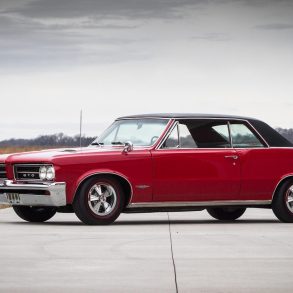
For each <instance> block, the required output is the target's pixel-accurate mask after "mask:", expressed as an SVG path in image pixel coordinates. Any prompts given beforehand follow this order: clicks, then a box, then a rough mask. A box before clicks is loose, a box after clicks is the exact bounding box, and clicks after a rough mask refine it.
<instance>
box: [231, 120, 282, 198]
mask: <svg viewBox="0 0 293 293" xmlns="http://www.w3.org/2000/svg"><path fill="white" fill-rule="evenodd" d="M229 125H230V133H231V139H232V144H233V148H234V149H235V150H236V151H237V154H238V156H239V159H240V161H241V191H240V198H241V199H243V200H265V199H270V198H271V197H272V194H273V191H274V188H275V187H276V184H277V183H278V181H279V180H280V178H281V176H282V174H286V172H285V170H282V167H283V166H284V164H283V162H284V161H285V160H284V158H283V157H282V156H281V155H280V152H279V151H278V150H276V149H272V148H268V146H267V145H266V142H265V141H264V140H263V139H262V137H261V136H260V135H259V134H258V133H257V132H256V131H255V130H254V129H253V127H252V126H251V125H250V124H249V123H248V122H247V121H241V120H240V121H239V120H238V121H230V123H229Z"/></svg>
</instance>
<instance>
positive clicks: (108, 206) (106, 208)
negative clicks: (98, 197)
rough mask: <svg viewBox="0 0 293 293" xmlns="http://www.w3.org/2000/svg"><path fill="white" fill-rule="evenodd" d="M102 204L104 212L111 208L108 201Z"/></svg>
mask: <svg viewBox="0 0 293 293" xmlns="http://www.w3.org/2000/svg"><path fill="white" fill-rule="evenodd" d="M103 206H104V209H105V212H106V213H108V212H109V211H110V209H111V206H110V204H109V203H108V202H106V201H105V202H103Z"/></svg>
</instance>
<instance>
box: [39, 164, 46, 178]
mask: <svg viewBox="0 0 293 293" xmlns="http://www.w3.org/2000/svg"><path fill="white" fill-rule="evenodd" d="M39 176H40V179H42V180H45V179H46V177H47V167H45V166H42V167H40V170H39Z"/></svg>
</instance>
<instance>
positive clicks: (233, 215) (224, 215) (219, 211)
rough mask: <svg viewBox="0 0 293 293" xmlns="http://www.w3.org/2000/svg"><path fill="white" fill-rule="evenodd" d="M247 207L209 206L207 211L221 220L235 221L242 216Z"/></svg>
mask: <svg viewBox="0 0 293 293" xmlns="http://www.w3.org/2000/svg"><path fill="white" fill-rule="evenodd" d="M245 210H246V208H230V207H229V208H208V209H207V212H208V213H209V214H210V215H211V216H212V217H213V218H215V219H217V220H220V221H234V220H236V219H238V218H240V217H241V216H242V215H243V214H244V212H245Z"/></svg>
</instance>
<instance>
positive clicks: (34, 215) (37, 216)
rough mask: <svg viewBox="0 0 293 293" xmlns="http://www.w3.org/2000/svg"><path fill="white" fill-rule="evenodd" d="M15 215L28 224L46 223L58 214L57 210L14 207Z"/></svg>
mask: <svg viewBox="0 0 293 293" xmlns="http://www.w3.org/2000/svg"><path fill="white" fill-rule="evenodd" d="M13 209H14V211H15V213H16V214H17V215H18V216H19V217H20V218H22V219H23V220H25V221H27V222H35V223H38V222H45V221H47V220H49V219H51V218H52V217H53V216H54V215H55V214H56V208H51V207H28V206H13Z"/></svg>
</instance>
